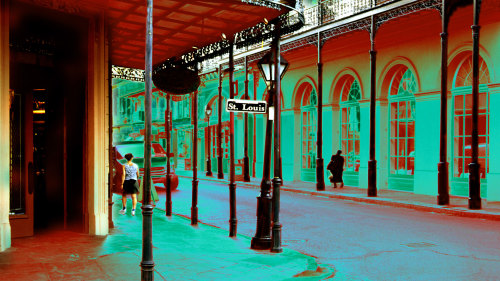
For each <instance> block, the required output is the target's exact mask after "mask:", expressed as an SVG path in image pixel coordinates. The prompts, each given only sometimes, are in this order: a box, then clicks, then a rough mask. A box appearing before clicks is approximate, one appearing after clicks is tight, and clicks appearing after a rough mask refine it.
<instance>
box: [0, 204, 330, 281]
mask: <svg viewBox="0 0 500 281" xmlns="http://www.w3.org/2000/svg"><path fill="white" fill-rule="evenodd" d="M120 198H121V196H118V195H114V196H113V201H114V202H115V204H114V206H113V215H114V219H113V220H114V225H115V228H114V229H113V230H112V231H111V233H110V235H108V236H106V237H96V236H89V235H85V234H79V233H74V232H70V231H55V232H47V233H37V234H36V235H35V236H34V237H28V238H19V239H14V240H13V241H12V247H11V248H10V249H8V250H6V251H4V252H1V253H0V273H1V274H0V278H1V279H2V280H15V281H22V280H85V281H87V280H140V279H141V271H140V267H139V265H140V262H141V258H142V215H141V211H140V208H139V209H138V210H137V212H136V215H135V216H132V215H131V212H130V207H129V209H128V212H127V213H126V214H125V215H120V214H119V213H118V211H119V210H120V208H121V203H120ZM129 206H130V199H129ZM139 206H140V204H139ZM153 247H154V249H153V259H154V262H155V268H154V270H155V272H154V274H155V277H154V278H155V280H183V281H184V280H188V281H189V280H270V281H274V280H299V281H300V280H323V279H326V278H328V277H329V276H332V275H333V274H334V272H333V271H332V269H330V268H328V267H320V266H318V264H317V263H316V261H315V259H314V258H313V257H310V256H306V255H304V254H301V253H299V252H297V251H294V250H290V249H287V248H284V251H283V252H282V253H270V252H269V251H254V250H251V249H250V239H249V238H248V237H246V236H243V235H240V236H238V237H236V238H230V237H228V234H227V232H226V231H224V230H223V229H220V228H216V227H213V226H209V225H205V224H201V223H200V224H198V225H197V226H192V225H190V220H188V219H186V218H183V217H180V216H176V215H174V216H172V217H166V216H165V212H163V211H161V210H158V209H155V211H154V213H153Z"/></svg>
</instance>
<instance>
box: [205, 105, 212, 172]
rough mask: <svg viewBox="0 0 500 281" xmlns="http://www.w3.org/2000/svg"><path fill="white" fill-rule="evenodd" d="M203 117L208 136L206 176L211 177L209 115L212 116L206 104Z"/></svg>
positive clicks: (210, 109)
mask: <svg viewBox="0 0 500 281" xmlns="http://www.w3.org/2000/svg"><path fill="white" fill-rule="evenodd" d="M205 115H206V116H207V128H208V130H207V136H208V148H207V152H208V156H207V173H206V175H207V176H209V177H211V176H212V161H211V160H210V157H211V156H210V154H211V153H210V150H211V149H212V147H211V141H210V139H211V134H210V115H212V107H211V106H210V105H209V104H207V107H205Z"/></svg>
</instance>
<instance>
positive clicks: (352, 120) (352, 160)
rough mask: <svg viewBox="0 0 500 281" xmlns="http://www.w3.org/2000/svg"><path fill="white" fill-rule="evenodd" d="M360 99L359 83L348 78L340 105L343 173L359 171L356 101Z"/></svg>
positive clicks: (357, 104) (358, 125) (358, 130)
mask: <svg viewBox="0 0 500 281" xmlns="http://www.w3.org/2000/svg"><path fill="white" fill-rule="evenodd" d="M360 98H361V88H360V86H359V82H358V81H357V80H355V79H354V77H352V76H350V77H349V78H347V79H346V80H345V82H344V84H343V85H342V89H341V99H342V100H341V103H340V111H341V118H340V125H341V132H342V133H341V135H340V143H341V147H342V153H343V154H344V155H345V159H346V161H345V166H344V167H345V171H351V172H358V171H359V160H360V159H359V132H360V107H359V103H358V100H359V99H360Z"/></svg>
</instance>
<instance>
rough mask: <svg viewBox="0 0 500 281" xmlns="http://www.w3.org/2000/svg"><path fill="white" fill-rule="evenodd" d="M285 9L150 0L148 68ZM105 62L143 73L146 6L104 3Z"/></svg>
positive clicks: (234, 1)
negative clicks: (108, 53) (150, 63)
mask: <svg viewBox="0 0 500 281" xmlns="http://www.w3.org/2000/svg"><path fill="white" fill-rule="evenodd" d="M288 11H289V10H288V9H286V8H284V7H280V5H278V4H277V3H275V2H273V1H266V0H243V1H242V0H192V1H185V0H155V1H154V2H153V65H154V64H158V63H160V62H162V61H164V60H166V59H169V58H171V57H174V56H181V55H183V54H185V53H188V52H191V51H193V50H194V49H195V48H200V47H204V46H207V45H209V44H212V43H215V42H219V41H221V35H222V33H224V34H226V35H227V36H232V35H233V34H236V33H237V32H239V31H242V30H244V29H247V28H249V27H252V26H255V25H256V24H258V23H260V22H263V21H264V18H266V19H267V20H271V19H274V18H276V17H278V16H279V15H281V14H284V13H287V12H288ZM106 19H107V23H108V24H109V28H110V36H111V46H110V50H111V63H112V64H113V65H119V66H125V67H129V68H138V69H144V56H145V55H144V54H145V42H146V41H145V38H146V37H145V31H146V1H142V0H141V1H130V0H127V1H125V0H109V1H108V8H107V12H106Z"/></svg>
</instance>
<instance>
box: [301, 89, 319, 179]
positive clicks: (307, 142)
mask: <svg viewBox="0 0 500 281" xmlns="http://www.w3.org/2000/svg"><path fill="white" fill-rule="evenodd" d="M317 102H318V97H317V95H316V90H314V89H313V87H312V86H311V85H310V84H308V86H307V88H306V89H305V90H304V94H303V95H302V101H301V107H300V112H301V128H302V130H301V156H302V157H301V162H302V173H301V178H302V180H304V181H314V180H315V173H314V169H315V168H316V131H317V130H316V128H317V118H316V104H317Z"/></svg>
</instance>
